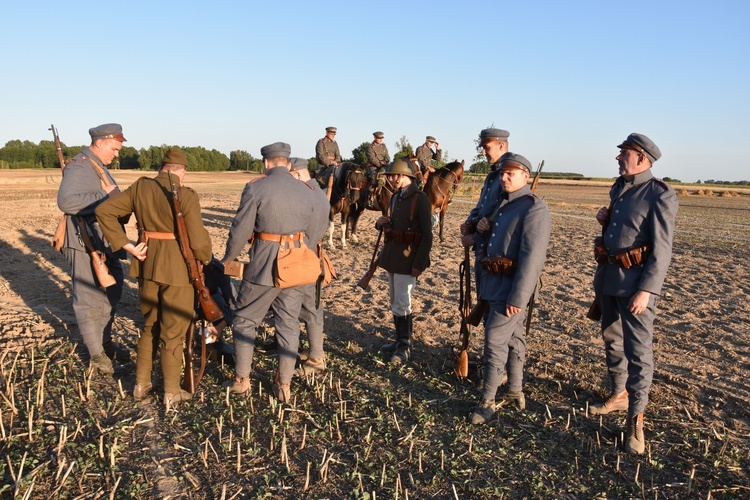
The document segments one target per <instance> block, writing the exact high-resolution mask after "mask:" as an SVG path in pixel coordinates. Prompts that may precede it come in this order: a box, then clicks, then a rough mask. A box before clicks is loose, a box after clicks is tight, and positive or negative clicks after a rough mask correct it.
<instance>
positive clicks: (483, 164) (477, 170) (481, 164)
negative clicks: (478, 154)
mask: <svg viewBox="0 0 750 500" xmlns="http://www.w3.org/2000/svg"><path fill="white" fill-rule="evenodd" d="M490 167H491V165H490V162H488V161H478V162H476V163H472V164H471V166H470V167H469V172H471V173H472V174H488V173H490Z"/></svg>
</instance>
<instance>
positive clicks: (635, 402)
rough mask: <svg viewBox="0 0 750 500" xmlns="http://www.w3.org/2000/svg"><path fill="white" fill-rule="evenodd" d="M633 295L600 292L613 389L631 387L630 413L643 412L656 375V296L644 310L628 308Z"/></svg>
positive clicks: (634, 414)
mask: <svg viewBox="0 0 750 500" xmlns="http://www.w3.org/2000/svg"><path fill="white" fill-rule="evenodd" d="M629 302H630V297H613V296H611V295H600V296H599V306H600V308H601V311H602V337H603V338H604V350H605V353H606V358H607V370H608V372H609V377H610V382H611V384H612V392H613V393H614V394H619V393H621V392H622V391H624V390H627V391H628V399H629V405H628V415H629V416H631V417H634V416H636V415H638V414H639V413H643V411H644V410H645V409H646V405H647V404H648V393H649V391H650V390H651V381H652V380H653V377H654V350H653V338H654V334H653V333H654V319H655V318H656V298H655V297H654V296H653V295H652V296H651V298H650V299H649V304H648V307H647V308H646V310H645V311H643V312H642V313H641V314H637V315H635V314H632V313H631V312H630V311H628V303H629Z"/></svg>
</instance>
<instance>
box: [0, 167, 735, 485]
mask: <svg viewBox="0 0 750 500" xmlns="http://www.w3.org/2000/svg"><path fill="white" fill-rule="evenodd" d="M140 175H143V173H142V172H127V171H117V172H115V177H116V178H117V179H118V181H119V182H120V183H121V185H122V186H123V187H125V186H127V185H129V184H130V183H131V182H133V181H134V180H135V179H136V178H137V177H139V176H140ZM250 177H251V176H250V174H246V173H241V172H225V173H189V174H188V178H187V179H186V183H187V184H188V185H189V186H191V187H194V188H195V189H196V190H197V191H198V193H199V194H200V196H201V204H202V207H203V217H204V222H205V225H206V227H207V228H208V230H209V232H210V234H211V236H212V239H213V242H214V252H215V254H216V255H218V256H221V255H223V251H224V244H225V241H226V235H227V231H228V228H229V225H230V224H231V221H232V218H233V216H234V212H235V210H236V208H237V204H238V202H239V198H240V193H241V191H242V188H243V186H244V184H245V182H247V180H248V179H249V178H250ZM59 182H60V172H59V171H54V172H50V171H28V170H27V171H1V172H0V213H2V217H0V304H1V305H2V307H1V308H0V334H1V335H0V367H1V368H2V381H1V382H0V384H1V385H2V387H1V389H2V399H3V400H2V401H0V411H1V412H2V413H1V414H0V416H1V417H2V424H3V425H2V428H0V432H1V434H0V449H2V450H3V453H2V455H4V456H6V457H7V458H6V460H5V461H4V462H3V463H0V492H2V495H3V497H6V498H7V497H8V496H9V495H10V494H11V492H12V494H16V495H18V496H19V497H20V496H22V495H25V494H28V496H27V498H38V497H40V496H42V495H45V496H50V495H51V494H53V496H54V495H61V496H64V497H68V498H74V497H76V498H99V497H102V496H105V497H106V496H109V495H110V494H112V498H115V497H119V496H120V495H122V496H132V497H139V498H148V497H151V496H154V495H156V496H161V497H166V496H169V497H173V498H174V497H180V498H183V497H184V498H248V497H250V498H254V497H259V496H264V495H271V496H279V497H290V498H291V497H298V496H299V495H300V494H304V495H308V496H312V497H316V498H320V497H330V498H339V497H346V496H349V497H356V498H375V497H376V496H377V497H382V498H385V497H386V496H390V497H394V496H399V497H404V496H410V497H412V498H429V497H436V498H470V497H471V498H477V497H479V498H484V497H499V496H507V497H523V496H533V497H536V496H544V497H557V498H560V497H570V498H572V497H583V498H591V497H618V496H639V497H640V496H643V497H649V496H650V497H654V498H685V497H688V496H696V497H701V498H706V497H727V498H730V497H747V496H748V495H750V473H749V472H748V469H749V468H750V451H749V450H750V446H749V445H750V388H749V386H748V383H747V380H748V378H747V375H748V373H749V372H750V326H748V316H749V314H748V313H750V303H749V302H748V297H749V295H750V280H749V279H748V278H749V277H748V264H747V248H748V245H749V244H750V196H748V195H747V194H746V193H742V194H741V195H738V196H726V195H722V193H719V192H716V193H713V195H705V192H704V194H703V195H695V194H693V195H691V196H680V211H679V214H678V219H677V225H676V233H675V242H674V257H673V261H672V265H671V268H670V270H669V274H668V276H667V279H666V283H665V286H664V293H663V296H662V297H661V298H660V299H659V302H658V307H659V312H658V318H657V324H656V328H655V338H654V341H655V345H654V349H655V362H656V374H655V378H654V385H653V388H652V392H651V398H650V399H651V402H650V405H649V408H648V410H647V416H646V437H647V440H648V453H647V454H646V455H645V456H644V457H640V458H636V457H631V456H628V455H625V454H623V453H622V452H621V451H620V448H619V443H620V442H621V439H622V434H621V433H622V431H623V428H624V417H623V416H622V415H608V416H604V417H601V418H594V417H589V416H587V415H586V413H587V412H586V409H587V406H588V404H590V403H591V402H594V401H599V400H600V399H601V398H603V397H605V396H606V394H607V389H608V386H607V382H606V370H605V366H604V353H603V345H602V340H601V337H600V333H599V330H598V327H597V325H596V324H595V323H594V322H591V321H590V320H587V319H586V318H585V312H586V310H587V308H588V305H589V303H590V301H591V299H592V296H593V294H592V290H591V280H592V276H593V272H594V267H595V266H594V262H593V258H592V240H593V238H594V236H596V234H597V224H596V222H595V220H594V214H595V213H596V210H597V209H598V208H599V207H600V206H602V205H606V204H607V192H608V186H607V185H606V184H598V183H587V184H586V185H583V184H571V183H568V184H566V183H560V182H555V183H552V182H550V183H545V182H542V183H541V184H540V186H539V187H538V189H537V193H538V194H539V195H540V196H541V197H543V198H544V199H545V200H546V202H547V203H548V205H549V207H550V211H551V212H552V222H553V229H552V238H551V243H550V246H549V251H548V260H547V264H546V267H545V269H544V272H543V275H542V280H543V286H542V288H541V290H540V293H539V297H538V301H537V306H536V310H535V315H534V320H533V322H532V332H531V334H530V335H529V338H528V359H527V366H526V379H525V392H526V394H527V401H528V407H527V410H526V411H525V412H518V411H515V410H512V409H507V408H503V409H501V410H500V411H499V413H498V416H496V417H495V419H494V420H493V422H492V423H491V424H490V425H488V426H483V427H482V428H476V427H471V426H469V425H468V424H467V423H466V417H467V416H468V414H469V413H470V412H471V409H472V408H473V406H474V404H475V403H476V399H477V396H478V390H477V387H476V376H474V378H473V379H472V378H470V379H469V380H457V379H456V377H455V376H454V375H453V374H452V355H451V352H452V348H454V347H455V346H457V345H458V342H459V312H458V295H459V276H458V267H459V264H460V262H461V260H462V258H463V250H462V248H461V247H460V244H459V241H458V226H459V224H460V223H461V222H462V221H463V219H464V218H465V216H466V214H467V213H468V211H469V210H470V209H471V208H472V206H473V205H474V203H475V202H476V195H477V194H478V191H477V190H476V189H464V192H463V193H462V194H461V195H459V196H457V197H456V198H455V199H454V201H453V203H452V204H451V205H450V208H449V212H448V215H447V218H446V221H445V229H444V234H445V239H444V241H443V242H439V241H437V239H436V242H435V245H434V247H433V251H432V257H431V258H432V266H431V267H430V268H429V269H428V270H427V271H426V272H425V273H424V274H423V276H422V277H421V278H420V280H419V285H418V289H417V291H416V293H415V297H414V302H415V320H414V329H415V337H416V338H415V348H414V352H415V355H414V360H413V361H412V362H410V363H409V364H408V365H407V366H406V367H403V368H400V369H397V370H396V369H391V368H389V367H388V366H387V364H386V363H385V360H384V359H383V358H381V357H380V356H379V355H378V354H377V348H378V346H380V345H381V344H382V343H384V342H385V341H386V340H387V339H389V338H390V336H391V332H392V326H391V318H390V314H389V313H388V306H387V304H388V297H387V286H386V283H385V279H384V272H383V271H379V272H378V273H377V274H376V275H375V277H374V278H373V280H372V282H371V285H370V288H369V289H368V290H367V291H363V290H361V289H359V288H357V287H356V286H355V284H356V283H357V281H358V280H359V278H361V277H362V276H363V275H364V274H365V271H366V270H367V267H368V265H369V260H370V257H371V255H372V249H373V245H374V243H375V237H376V232H375V231H374V229H373V227H374V220H375V218H376V215H377V214H376V213H375V212H366V213H365V214H364V215H363V216H362V219H361V221H360V231H359V233H360V234H359V243H354V242H352V241H350V242H349V246H348V248H346V249H341V248H340V244H339V242H338V241H336V243H337V248H336V249H329V254H330V256H331V258H332V261H333V263H334V265H335V267H336V269H337V270H338V272H339V278H340V279H339V280H338V281H335V282H334V283H332V284H331V285H330V286H328V287H327V288H326V289H325V290H324V295H325V301H326V316H325V321H326V326H325V331H326V334H327V351H328V364H329V368H330V369H329V371H328V375H327V377H325V379H323V380H318V381H312V382H310V383H304V382H302V381H300V382H298V383H297V382H295V384H294V386H293V393H294V397H295V404H294V405H292V406H291V407H282V406H278V405H277V404H276V403H275V402H274V401H273V400H271V399H270V398H268V397H267V394H268V391H269V388H270V378H271V376H272V374H273V370H274V363H275V361H274V359H273V352H272V351H270V352H265V353H264V351H259V352H257V354H256V368H255V373H254V375H253V377H254V384H255V385H254V390H253V395H252V397H251V398H249V399H248V400H243V401H235V400H230V399H229V398H228V396H226V394H225V393H224V390H223V389H222V388H221V387H220V382H221V381H222V380H223V379H224V378H226V377H227V376H231V374H232V371H231V368H230V367H227V366H220V365H219V364H218V363H217V362H210V363H209V369H208V373H207V376H206V378H205V379H204V382H203V383H202V384H201V387H200V390H199V394H198V397H197V400H196V401H192V402H190V403H186V404H184V405H183V406H181V407H180V408H178V410H177V411H176V412H174V411H169V412H165V411H164V410H163V408H162V407H161V405H160V404H159V400H158V399H153V400H147V401H146V402H143V403H140V404H138V403H135V402H133V400H132V396H131V395H130V394H129V393H128V391H129V390H132V387H133V384H134V375H133V370H132V366H131V370H130V373H129V374H128V375H126V376H124V377H123V378H121V379H119V380H118V381H117V382H116V383H107V382H104V381H99V380H91V379H89V378H87V377H86V374H85V367H86V364H87V355H86V353H85V348H83V347H82V346H81V345H80V336H79V335H78V331H77V327H76V323H75V318H74V316H73V312H72V308H71V298H70V291H69V285H70V279H69V275H68V266H67V263H66V262H65V260H64V258H63V257H62V256H61V255H60V254H58V253H55V252H54V251H53V250H52V249H51V248H50V247H49V239H50V237H51V235H52V233H53V231H54V229H55V226H56V224H57V221H58V220H59V216H60V214H59V211H58V209H57V206H56V193H57V186H58V185H59ZM691 191H693V192H695V189H692V190H691ZM128 230H129V232H130V234H131V239H135V228H134V225H133V224H132V223H130V224H129V225H128ZM338 236H339V225H338V220H337V224H336V237H337V238H338ZM141 325H142V315H141V313H140V309H139V306H138V289H137V285H136V283H135V282H133V281H132V280H128V281H127V283H126V289H125V293H124V296H123V299H122V302H121V304H120V307H119V311H118V317H117V320H116V324H115V328H116V332H117V333H116V336H117V338H116V339H117V340H118V341H119V342H121V343H122V344H124V345H125V346H128V347H130V348H131V349H133V358H135V351H134V349H135V343H136V341H137V337H138V331H139V328H140V327H141ZM271 330H272V327H271V325H266V326H265V327H264V328H263V332H262V335H265V334H267V333H269V332H270V331H271ZM474 332H475V333H476V334H477V336H475V337H474V338H473V339H472V347H471V349H472V350H471V358H472V359H479V358H480V356H481V346H482V339H481V337H482V328H481V327H480V328H476V329H474ZM238 455H239V457H238Z"/></svg>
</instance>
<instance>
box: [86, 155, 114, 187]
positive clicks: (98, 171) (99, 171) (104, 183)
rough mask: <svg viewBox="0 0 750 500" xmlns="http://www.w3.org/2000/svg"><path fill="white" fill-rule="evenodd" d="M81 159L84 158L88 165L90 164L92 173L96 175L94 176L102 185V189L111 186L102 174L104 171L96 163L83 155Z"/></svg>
mask: <svg viewBox="0 0 750 500" xmlns="http://www.w3.org/2000/svg"><path fill="white" fill-rule="evenodd" d="M83 157H84V158H86V159H87V160H88V161H89V163H91V166H92V167H93V168H94V172H95V173H96V176H97V177H99V181H100V182H101V183H102V187H103V188H104V187H107V186H111V185H112V183H111V182H109V178H108V177H107V175H106V174H105V173H104V169H103V168H102V167H100V166H99V164H98V163H96V162H95V161H94V160H92V159H91V158H89V157H88V156H86V155H83Z"/></svg>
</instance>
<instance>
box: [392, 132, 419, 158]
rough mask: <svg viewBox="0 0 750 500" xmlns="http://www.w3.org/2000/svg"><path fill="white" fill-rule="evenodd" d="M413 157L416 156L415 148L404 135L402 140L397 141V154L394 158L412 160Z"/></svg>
mask: <svg viewBox="0 0 750 500" xmlns="http://www.w3.org/2000/svg"><path fill="white" fill-rule="evenodd" d="M412 156H414V148H412V147H411V144H409V139H407V138H406V136H405V135H402V136H401V138H400V139H399V140H398V141H396V154H394V155H393V158H394V159H396V158H410V157H412Z"/></svg>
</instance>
